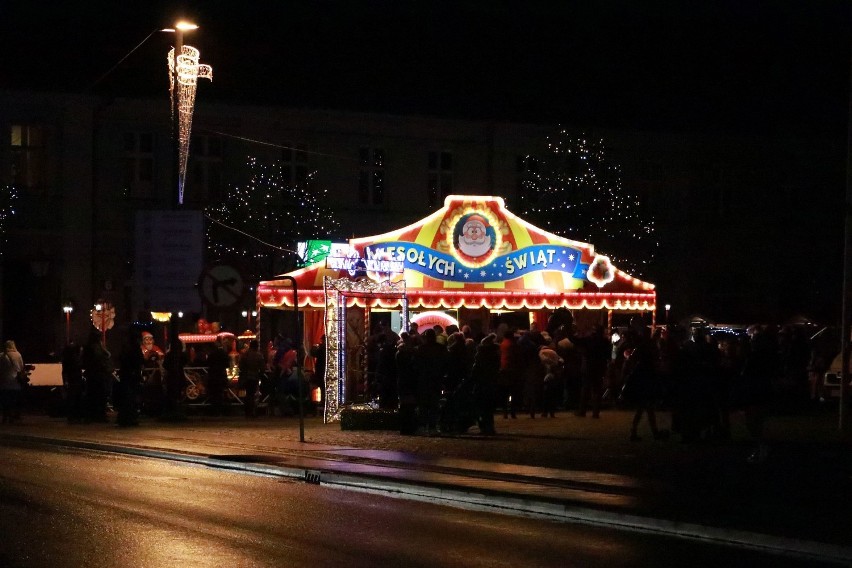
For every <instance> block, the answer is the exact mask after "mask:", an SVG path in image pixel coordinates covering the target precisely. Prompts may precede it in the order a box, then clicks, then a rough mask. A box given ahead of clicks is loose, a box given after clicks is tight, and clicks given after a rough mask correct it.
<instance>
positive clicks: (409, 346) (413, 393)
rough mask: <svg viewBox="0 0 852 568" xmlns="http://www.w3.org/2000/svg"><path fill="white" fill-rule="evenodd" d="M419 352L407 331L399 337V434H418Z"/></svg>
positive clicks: (397, 377)
mask: <svg viewBox="0 0 852 568" xmlns="http://www.w3.org/2000/svg"><path fill="white" fill-rule="evenodd" d="M416 356H417V350H416V348H415V344H414V340H413V339H412V338H411V336H410V335H409V334H408V332H407V331H403V332H402V333H401V334H400V335H399V343H397V346H396V391H397V395H398V397H399V433H400V434H403V435H409V436H410V435H412V434H414V433H416V432H417V412H416V410H417V367H416V363H415V358H416Z"/></svg>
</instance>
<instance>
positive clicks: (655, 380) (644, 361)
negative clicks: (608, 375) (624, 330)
mask: <svg viewBox="0 0 852 568" xmlns="http://www.w3.org/2000/svg"><path fill="white" fill-rule="evenodd" d="M657 358H658V353H657V347H656V344H655V343H654V341H653V340H652V339H651V337H650V334H649V333H647V330H645V329H637V330H636V338H635V343H633V348H632V351H631V352H630V356H629V357H628V358H627V360H626V361H625V365H624V369H623V372H624V373H625V379H624V384H625V389H628V390H627V392H629V393H631V394H630V395H629V396H627V398H628V399H629V401H630V402H632V403H633V404H635V405H636V413H635V414H634V415H633V424H632V426H631V428H630V441H631V442H638V441H639V440H641V438H640V437H639V434H638V428H639V422H640V421H641V420H642V415H643V414H646V415H647V416H648V426H650V428H651V434H652V435H653V436H654V439H655V440H664V439H667V438H668V434H669V433H668V431H663V430H660V429H659V428H658V427H657V414H656V409H657V403H658V402H659V400H660V399H661V398H662V384H661V381H660V379H659V376H658V374H657V364H656V363H657Z"/></svg>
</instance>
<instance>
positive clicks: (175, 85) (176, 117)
mask: <svg viewBox="0 0 852 568" xmlns="http://www.w3.org/2000/svg"><path fill="white" fill-rule="evenodd" d="M182 49H183V31H182V30H181V29H180V27H179V26H175V50H174V56H173V61H172V63H173V65H174V72H173V73H172V138H173V142H174V148H173V158H174V175H173V176H172V178H173V183H174V201H173V202H172V207H174V208H175V209H179V208H180V207H181V205H183V203H182V202H181V199H180V112H179V111H180V82H179V81H178V57H179V56H180V52H181V50H182Z"/></svg>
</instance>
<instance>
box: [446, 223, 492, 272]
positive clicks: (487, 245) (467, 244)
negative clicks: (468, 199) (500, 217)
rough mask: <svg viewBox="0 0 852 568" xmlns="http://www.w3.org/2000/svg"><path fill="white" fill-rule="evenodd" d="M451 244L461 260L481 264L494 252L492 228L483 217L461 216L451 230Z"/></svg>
mask: <svg viewBox="0 0 852 568" xmlns="http://www.w3.org/2000/svg"><path fill="white" fill-rule="evenodd" d="M453 237H454V238H453V244H454V245H455V249H456V252H457V253H458V254H459V256H460V257H461V258H462V259H463V260H468V261H472V262H482V261H485V260H487V258H488V257H489V255H490V254H491V253H492V252H493V251H494V246H495V240H496V239H495V233H494V228H493V227H492V226H491V224H490V223H489V221H488V219H487V218H486V217H485V216H484V215H480V214H479V213H470V214H468V215H463V216H462V217H461V218H460V219H459V220H458V222H457V223H456V226H455V229H454V230H453Z"/></svg>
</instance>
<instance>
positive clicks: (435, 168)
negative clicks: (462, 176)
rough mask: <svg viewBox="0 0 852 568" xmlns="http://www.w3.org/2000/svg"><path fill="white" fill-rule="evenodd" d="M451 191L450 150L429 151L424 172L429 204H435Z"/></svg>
mask: <svg viewBox="0 0 852 568" xmlns="http://www.w3.org/2000/svg"><path fill="white" fill-rule="evenodd" d="M452 192H453V154H452V152H429V162H428V172H427V174H426V197H427V201H428V203H429V205H436V204H438V202H439V201H443V200H444V198H445V197H447V196H448V195H450V194H451V193H452Z"/></svg>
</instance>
